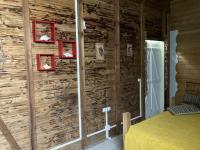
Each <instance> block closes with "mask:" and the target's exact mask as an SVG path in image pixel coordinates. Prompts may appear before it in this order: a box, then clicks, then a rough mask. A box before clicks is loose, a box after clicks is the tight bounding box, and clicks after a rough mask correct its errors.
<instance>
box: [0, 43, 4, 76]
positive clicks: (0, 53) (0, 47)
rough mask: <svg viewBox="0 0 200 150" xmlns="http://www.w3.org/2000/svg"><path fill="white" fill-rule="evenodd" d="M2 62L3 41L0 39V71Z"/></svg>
mask: <svg viewBox="0 0 200 150" xmlns="http://www.w3.org/2000/svg"><path fill="white" fill-rule="evenodd" d="M4 63H5V54H4V51H3V42H2V40H1V39H0V72H1V73H2V72H3V71H4Z"/></svg>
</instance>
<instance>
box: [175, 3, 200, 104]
mask: <svg viewBox="0 0 200 150" xmlns="http://www.w3.org/2000/svg"><path fill="white" fill-rule="evenodd" d="M199 13H200V1H198V0H173V1H172V2H171V23H172V26H171V28H172V30H178V31H179V34H178V37H177V54H178V60H179V63H178V64H177V76H176V78H177V82H178V91H177V94H176V102H177V103H178V102H180V101H182V99H183V95H184V93H185V82H186V81H189V82H199V81H200V78H199V77H200V67H199V66H200V61H199V56H200V40H199V39H200V30H199V26H200V21H199V17H200V15H199Z"/></svg>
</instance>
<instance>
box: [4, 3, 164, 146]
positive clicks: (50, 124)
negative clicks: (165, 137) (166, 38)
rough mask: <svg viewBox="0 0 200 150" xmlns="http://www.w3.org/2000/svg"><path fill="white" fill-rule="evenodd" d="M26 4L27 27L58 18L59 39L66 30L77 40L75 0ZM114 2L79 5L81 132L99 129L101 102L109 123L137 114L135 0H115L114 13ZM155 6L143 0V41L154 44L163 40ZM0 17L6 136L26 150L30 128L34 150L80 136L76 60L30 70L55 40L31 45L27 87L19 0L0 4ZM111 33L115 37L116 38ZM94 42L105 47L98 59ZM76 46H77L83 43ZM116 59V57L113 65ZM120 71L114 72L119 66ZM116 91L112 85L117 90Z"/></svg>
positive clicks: (51, 50) (50, 50)
mask: <svg viewBox="0 0 200 150" xmlns="http://www.w3.org/2000/svg"><path fill="white" fill-rule="evenodd" d="M28 2H29V10H30V12H29V13H30V22H29V23H30V25H31V26H32V20H33V19H34V18H36V19H38V20H51V21H52V20H53V21H56V39H57V40H58V39H59V37H60V32H64V33H69V34H70V35H71V36H70V38H71V39H74V38H75V13H74V0H28ZM114 2H116V1H114V0H98V1H97V0H83V10H84V13H83V18H84V20H85V21H86V26H87V29H86V30H84V34H82V36H84V38H82V42H83V40H84V53H85V54H84V55H85V57H84V55H83V56H82V57H84V58H82V66H81V69H82V70H81V71H82V73H83V72H84V71H85V72H84V74H85V75H84V76H85V81H84V82H85V83H84V84H85V85H84V86H85V89H84V92H85V94H84V95H83V96H84V98H85V100H84V103H85V104H84V107H85V108H84V110H85V118H84V119H85V122H86V123H84V125H85V126H86V130H85V134H89V133H92V132H95V131H98V130H100V129H103V128H104V122H105V120H104V113H103V112H102V108H104V107H105V106H106V105H108V106H111V108H112V111H111V113H110V114H109V122H110V124H115V123H116V121H119V120H116V115H119V117H117V118H118V119H121V117H120V116H121V114H122V113H123V112H125V111H129V112H131V113H132V115H134V116H135V115H138V114H139V84H138V82H137V78H139V77H140V73H141V61H142V60H141V58H140V57H141V55H140V54H141V53H140V49H141V48H140V43H141V37H140V36H141V31H140V27H141V26H140V25H141V24H140V22H141V21H140V15H141V14H140V13H141V10H140V8H141V7H140V6H141V1H140V0H124V1H120V2H119V8H118V9H117V10H116V9H115V3H114ZM154 4H156V5H154ZM117 5H118V4H117ZM159 7H160V4H159V3H158V0H149V1H147V3H146V5H145V14H146V15H145V20H146V22H145V28H146V29H145V30H146V31H147V35H148V37H149V38H152V39H160V38H161V31H162V28H161V20H162V19H161V16H162V13H161V15H160V14H159V12H160V9H158V8H159ZM116 11H119V12H118V13H119V16H116V14H115V13H116ZM0 14H1V15H0V29H1V30H0V38H3V39H4V40H3V51H2V50H1V51H0V52H1V54H4V55H3V59H0V61H1V62H0V63H1V66H0V67H1V68H0V69H1V70H0V71H1V72H0V75H1V76H0V98H1V99H0V115H1V117H2V119H3V120H4V121H5V123H6V125H7V127H8V129H10V132H11V134H12V135H13V137H14V138H15V140H16V141H17V143H18V144H19V146H20V147H21V148H22V149H27V150H29V149H31V146H30V141H31V136H30V130H32V131H33V132H35V135H36V140H35V142H36V147H37V149H38V150H45V149H49V148H51V147H53V146H56V145H59V144H62V143H65V142H67V141H71V140H73V139H76V138H78V137H79V133H78V114H77V112H78V111H77V109H78V105H77V71H76V65H77V64H76V63H77V62H76V60H60V59H58V58H57V61H56V63H57V69H56V71H55V72H39V71H37V68H36V65H37V63H36V58H35V56H36V54H39V53H46V54H49V53H53V54H56V55H58V43H57V42H56V43H55V44H44V43H34V42H32V43H31V51H30V52H29V53H30V54H32V61H30V62H32V63H33V64H32V67H33V74H32V80H33V83H32V82H30V81H28V80H29V78H28V77H27V68H26V61H25V50H24V43H25V42H24V28H23V25H24V24H25V23H24V22H23V14H22V0H15V1H11V0H2V1H1V2H0ZM117 17H119V18H117ZM118 19H119V20H118ZM116 21H117V22H116ZM116 23H118V25H117V24H116ZM116 27H117V28H118V29H117V31H116ZM119 31H120V32H119ZM116 34H119V35H116ZM116 36H118V38H120V39H118V40H115V39H116V38H117V37H116ZM25 40H28V38H26V39H25ZM31 40H32V39H31ZM119 40H120V41H119ZM117 41H118V42H120V46H119V45H117V44H119V43H115V42H117ZM26 42H27V41H26ZM95 43H104V44H105V60H104V61H98V60H96V50H95ZM82 44H83V43H82ZM127 44H133V57H127V56H126V55H127ZM81 46H82V48H83V45H81ZM117 46H118V47H117ZM116 50H117V51H116ZM119 56H120V60H118V59H119ZM84 63H85V64H84ZM29 65H31V64H29ZM116 65H117V66H116ZM119 66H120V68H117V67H119ZM84 68H85V69H84ZM116 68H117V69H118V70H116ZM115 73H117V74H115ZM119 77H120V80H119ZM116 79H117V80H119V81H116ZM28 82H30V84H33V87H34V91H32V92H34V99H35V105H34V106H35V107H34V109H35V110H34V111H35V114H33V119H35V122H36V130H34V129H32V127H31V126H30V124H29V123H30V113H29V111H30V108H29V103H28V102H29V100H30V99H29V98H28V91H29V93H30V92H31V91H30V89H29V90H28V87H29V86H28V84H27V83H28ZM116 83H118V84H119V83H120V84H119V85H117V84H116ZM114 86H115V87H116V86H118V89H117V88H114ZM119 86H120V89H119ZM115 89H117V90H115ZM82 90H83V89H82ZM117 91H118V92H119V91H120V93H118V95H120V97H117V98H118V100H117V102H116V100H115V99H114V97H116V92H117ZM116 105H117V106H116ZM116 108H118V109H117V110H116ZM32 140H33V139H32ZM0 147H1V148H2V149H5V150H7V149H9V146H8V142H7V141H6V140H5V138H4V137H3V135H2V133H0ZM73 148H74V149H76V148H75V147H73V146H72V148H70V149H73Z"/></svg>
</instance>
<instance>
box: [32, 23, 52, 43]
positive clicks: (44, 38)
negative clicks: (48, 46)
mask: <svg viewBox="0 0 200 150" xmlns="http://www.w3.org/2000/svg"><path fill="white" fill-rule="evenodd" d="M55 34H56V33H55V22H54V21H45V20H36V19H34V20H33V41H34V42H36V43H55V38H56V37H55Z"/></svg>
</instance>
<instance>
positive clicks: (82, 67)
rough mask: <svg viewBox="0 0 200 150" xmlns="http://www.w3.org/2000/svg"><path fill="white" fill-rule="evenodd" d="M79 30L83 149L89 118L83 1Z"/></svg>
mask: <svg viewBox="0 0 200 150" xmlns="http://www.w3.org/2000/svg"><path fill="white" fill-rule="evenodd" d="M78 18H79V20H78V22H77V23H78V25H79V27H78V30H79V58H80V59H79V63H80V90H81V93H80V94H81V95H80V96H81V108H82V109H81V111H82V135H83V140H82V149H85V146H87V118H86V96H85V50H84V29H83V0H79V1H78Z"/></svg>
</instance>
